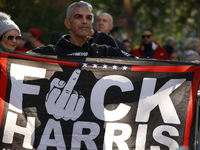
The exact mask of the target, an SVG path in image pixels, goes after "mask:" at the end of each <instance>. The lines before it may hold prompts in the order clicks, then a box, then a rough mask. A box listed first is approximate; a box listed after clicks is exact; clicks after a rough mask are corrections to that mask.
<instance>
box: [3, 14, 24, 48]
mask: <svg viewBox="0 0 200 150" xmlns="http://www.w3.org/2000/svg"><path fill="white" fill-rule="evenodd" d="M6 15H7V14H6V13H2V12H1V14H0V52H6V51H14V50H15V49H16V47H17V45H18V44H19V41H20V40H21V31H20V29H19V27H18V26H17V25H16V24H15V23H14V21H12V20H11V19H10V18H9V17H8V18H7V17H5V16H6Z"/></svg>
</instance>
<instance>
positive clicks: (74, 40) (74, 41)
mask: <svg viewBox="0 0 200 150" xmlns="http://www.w3.org/2000/svg"><path fill="white" fill-rule="evenodd" d="M86 41H87V37H80V38H77V37H76V38H73V37H71V38H70V39H69V42H70V43H72V44H74V45H77V46H80V47H81V46H83V45H84V44H85V42H86Z"/></svg>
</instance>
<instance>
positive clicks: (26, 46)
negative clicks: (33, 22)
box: [15, 32, 34, 52]
mask: <svg viewBox="0 0 200 150" xmlns="http://www.w3.org/2000/svg"><path fill="white" fill-rule="evenodd" d="M33 48H34V47H33V45H32V43H31V42H30V35H29V34H28V33H26V32H22V40H21V41H20V42H19V44H18V46H17V48H16V50H15V51H18V52H27V51H29V50H31V49H33Z"/></svg>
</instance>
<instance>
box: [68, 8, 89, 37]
mask: <svg viewBox="0 0 200 150" xmlns="http://www.w3.org/2000/svg"><path fill="white" fill-rule="evenodd" d="M65 25H66V27H67V28H68V29H69V30H70V35H71V36H75V37H87V36H89V34H90V31H91V29H92V13H91V11H90V10H89V9H87V8H81V7H76V8H74V10H73V12H72V14H71V17H70V19H65Z"/></svg>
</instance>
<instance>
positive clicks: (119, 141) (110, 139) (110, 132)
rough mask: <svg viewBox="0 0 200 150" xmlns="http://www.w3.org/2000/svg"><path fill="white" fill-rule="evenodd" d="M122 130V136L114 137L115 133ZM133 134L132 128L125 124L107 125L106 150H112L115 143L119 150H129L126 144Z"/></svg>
mask: <svg viewBox="0 0 200 150" xmlns="http://www.w3.org/2000/svg"><path fill="white" fill-rule="evenodd" d="M117 130H120V131H121V132H122V133H121V135H116V136H115V135H114V133H115V131H117ZM131 133H132V128H131V126H130V125H128V124H124V123H106V131H105V136H104V145H103V146H104V150H112V149H113V143H116V145H117V146H118V149H119V150H129V147H128V145H127V143H126V142H125V141H126V140H127V139H128V138H129V137H130V136H131Z"/></svg>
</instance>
